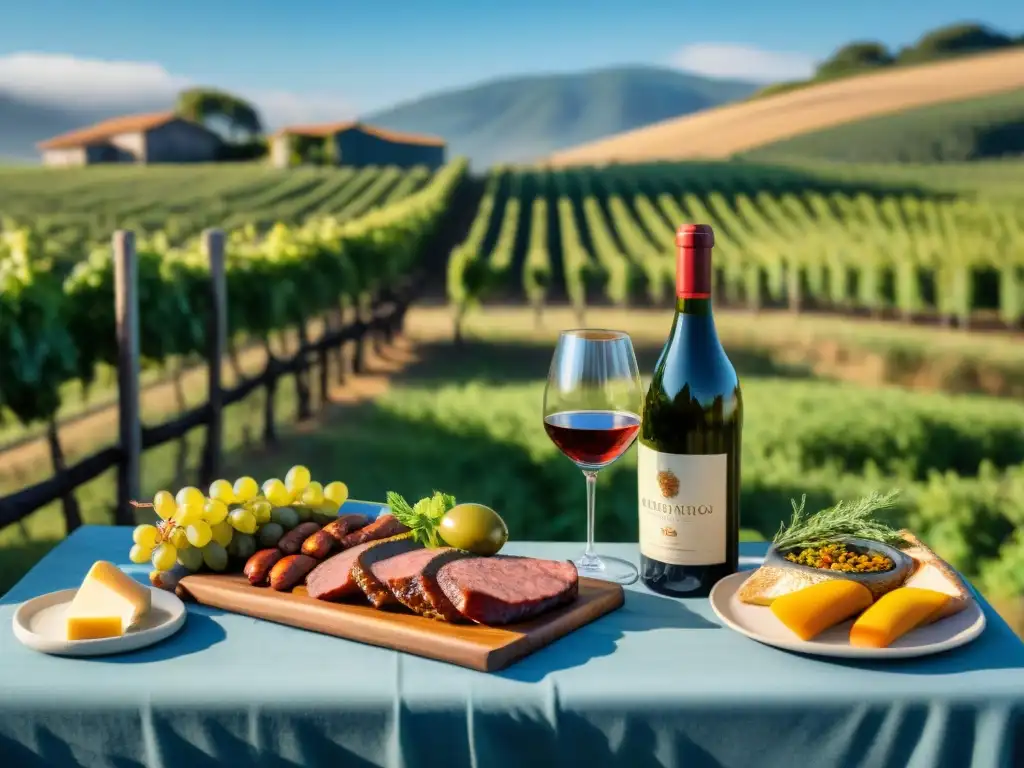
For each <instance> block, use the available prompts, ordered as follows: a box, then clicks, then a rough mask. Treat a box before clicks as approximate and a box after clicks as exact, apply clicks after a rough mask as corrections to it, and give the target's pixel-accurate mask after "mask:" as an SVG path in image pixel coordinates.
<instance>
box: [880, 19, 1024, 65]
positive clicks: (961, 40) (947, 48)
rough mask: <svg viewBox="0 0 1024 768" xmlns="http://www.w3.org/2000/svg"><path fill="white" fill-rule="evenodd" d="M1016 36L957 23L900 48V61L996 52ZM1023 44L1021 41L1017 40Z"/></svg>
mask: <svg viewBox="0 0 1024 768" xmlns="http://www.w3.org/2000/svg"><path fill="white" fill-rule="evenodd" d="M1014 44H1015V42H1014V40H1013V38H1012V37H1009V36H1007V35H1004V34H1003V33H1002V32H997V31H995V30H994V29H990V28H988V27H985V26H982V25H981V24H954V25H952V26H949V27H940V28H939V29H936V30H933V31H931V32H929V33H928V34H926V35H924V36H923V37H922V38H921V39H920V40H918V41H917V42H916V43H915V44H914V45H912V46H909V47H907V48H904V49H903V50H902V51H900V55H899V62H900V64H916V63H921V62H925V61H935V60H938V59H946V58H949V57H951V56H962V55H965V54H969V53H981V52H983V51H994V50H998V49H1000V48H1007V47H1009V46H1012V45H1014ZM1017 44H1019V43H1017Z"/></svg>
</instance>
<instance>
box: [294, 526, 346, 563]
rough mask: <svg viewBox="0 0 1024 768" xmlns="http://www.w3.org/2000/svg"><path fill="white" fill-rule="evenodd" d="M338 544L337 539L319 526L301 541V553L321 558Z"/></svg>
mask: <svg viewBox="0 0 1024 768" xmlns="http://www.w3.org/2000/svg"><path fill="white" fill-rule="evenodd" d="M337 546H338V540H337V539H335V538H334V537H333V536H331V534H329V533H327V530H326V529H324V528H321V529H320V530H319V531H317V532H316V533H314V534H313V535H312V536H310V537H309V538H307V539H306V540H305V541H304V542H302V554H304V555H309V556H310V557H315V558H316V559H317V560H323V559H324V558H325V557H327V556H328V555H329V554H331V552H332V551H333V550H334V549H335V547H337Z"/></svg>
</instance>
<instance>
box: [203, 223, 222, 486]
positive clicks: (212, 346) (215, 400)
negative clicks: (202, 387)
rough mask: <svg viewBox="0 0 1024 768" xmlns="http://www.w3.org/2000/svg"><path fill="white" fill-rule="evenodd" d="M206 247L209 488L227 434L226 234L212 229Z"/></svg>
mask: <svg viewBox="0 0 1024 768" xmlns="http://www.w3.org/2000/svg"><path fill="white" fill-rule="evenodd" d="M203 246H204V249H205V251H206V257H207V258H208V259H209V262H210V316H209V317H208V318H207V331H206V333H207V338H206V341H207V348H206V365H207V371H208V382H209V386H208V395H207V398H208V400H207V403H208V405H207V407H208V409H209V410H208V421H207V423H206V445H205V446H204V448H203V464H202V468H201V470H200V473H199V474H200V480H201V482H202V483H203V485H207V484H209V483H211V482H213V480H214V479H215V478H216V475H217V473H218V472H219V471H220V458H221V447H222V444H223V435H224V413H223V411H224V387H223V382H222V381H221V361H222V360H223V359H224V355H225V353H226V352H227V335H228V334H227V326H228V311H227V310H228V306H227V305H228V295H227V280H226V277H225V270H224V232H223V231H221V230H219V229H208V230H206V231H205V232H204V233H203Z"/></svg>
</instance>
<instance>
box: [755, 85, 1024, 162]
mask: <svg viewBox="0 0 1024 768" xmlns="http://www.w3.org/2000/svg"><path fill="white" fill-rule="evenodd" d="M747 156H748V157H751V158H754V159H757V160H773V159H779V160H781V159H787V160H788V159H800V160H804V159H808V160H838V161H846V162H860V163H893V162H896V163H936V162H938V163H949V162H966V161H972V160H985V159H996V158H1005V157H1021V156H1024V88H1022V89H1020V90H1016V91H1011V92H1010V93H1001V94H998V95H996V96H984V97H982V98H979V99H968V100H966V101H957V102H953V103H951V104H949V103H947V104H934V105H931V106H927V107H919V108H918V109H910V110H907V111H905V112H897V113H896V114H893V115H883V116H881V117H874V118H870V119H867V120H857V121H853V122H849V123H843V124H842V125H837V126H835V127H834V128H826V129H824V130H821V131H814V132H811V133H805V134H801V135H800V136H795V137H794V138H791V139H785V140H783V141H779V142H775V143H772V144H767V145H765V146H763V147H758V148H757V149H755V150H753V151H752V152H749V153H747Z"/></svg>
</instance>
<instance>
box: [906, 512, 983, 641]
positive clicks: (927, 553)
mask: <svg viewBox="0 0 1024 768" xmlns="http://www.w3.org/2000/svg"><path fill="white" fill-rule="evenodd" d="M900 534H901V535H902V536H903V539H904V540H905V541H907V542H908V543H909V544H910V546H909V547H906V548H904V549H903V551H904V552H905V553H906V554H907V556H909V557H910V558H911V559H913V561H914V571H913V572H912V573H911V574H910V576H908V577H907V580H906V581H905V582H903V586H904V587H918V588H920V589H931V590H933V591H935V592H941V593H943V594H945V595H949V596H950V600H949V601H948V602H947V603H946V604H945V606H943V607H942V608H941V609H939V611H938V613H936V614H935V615H934V616H932V618H931V621H938V620H939V619H944V618H946V617H947V616H952V615H953V614H954V613H959V612H960V611H962V610H963V609H964V608H966V607H967V605H968V604H969V603H970V602H971V600H973V599H974V598H973V597H972V595H971V590H970V588H969V587H968V586H967V584H965V583H964V580H963V579H961V578H960V576H959V574H957V572H956V571H955V570H953V568H952V567H951V566H950V565H949V563H947V562H946V561H945V560H943V559H942V558H941V557H939V556H938V555H936V554H935V553H934V552H932V551H931V550H930V549H929V548H928V547H926V546H925V545H924V544H923V543H922V542H921V540H920V539H918V538H917V537H916V536H915V535H914V534H912V533H911V532H910V531H900Z"/></svg>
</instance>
